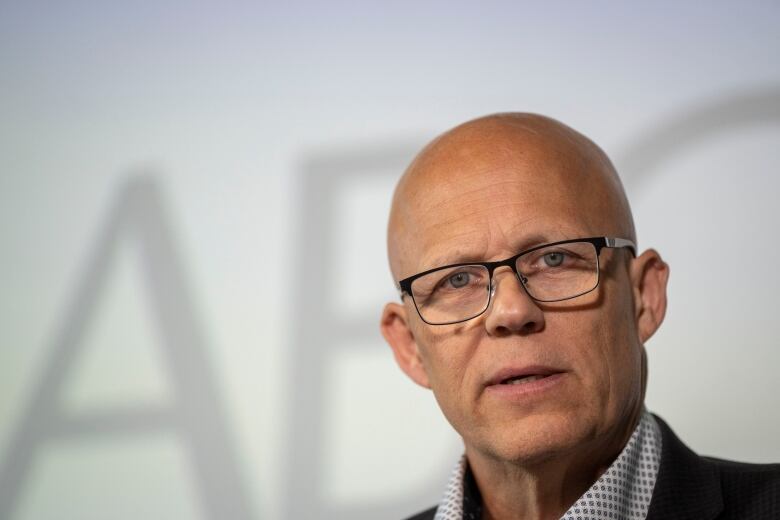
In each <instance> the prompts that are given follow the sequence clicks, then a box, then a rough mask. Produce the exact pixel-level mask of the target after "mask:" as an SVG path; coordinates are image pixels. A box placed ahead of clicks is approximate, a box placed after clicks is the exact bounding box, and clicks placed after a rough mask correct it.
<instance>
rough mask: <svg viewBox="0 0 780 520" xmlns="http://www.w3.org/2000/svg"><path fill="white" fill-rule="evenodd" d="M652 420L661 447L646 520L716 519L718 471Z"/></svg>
mask: <svg viewBox="0 0 780 520" xmlns="http://www.w3.org/2000/svg"><path fill="white" fill-rule="evenodd" d="M654 417H655V420H656V421H658V425H659V426H660V428H661V437H662V442H663V445H662V447H661V466H660V468H659V470H658V478H657V479H656V482H655V488H654V490H653V498H652V499H651V500H650V509H649V510H648V513H647V520H661V519H664V520H668V519H696V520H710V519H713V518H715V517H717V516H718V514H719V513H720V512H721V511H722V510H723V497H722V496H721V492H720V476H719V474H718V471H717V469H716V468H715V466H713V465H712V464H710V463H708V462H707V461H706V460H704V459H702V458H701V457H699V456H698V455H696V454H695V453H694V452H693V451H691V450H690V449H689V448H688V447H687V446H686V445H685V444H683V443H682V441H680V439H678V438H677V436H676V435H675V434H674V432H673V431H672V430H671V428H669V426H668V425H667V424H666V423H665V422H664V421H663V420H662V419H661V418H660V417H658V416H654Z"/></svg>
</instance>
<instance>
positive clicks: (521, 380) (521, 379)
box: [504, 375, 544, 385]
mask: <svg viewBox="0 0 780 520" xmlns="http://www.w3.org/2000/svg"><path fill="white" fill-rule="evenodd" d="M543 377H544V376H539V375H536V376H526V377H518V378H516V379H510V380H509V381H507V382H506V383H504V384H507V385H522V384H523V383H530V382H532V381H536V380H537V379H542V378H543Z"/></svg>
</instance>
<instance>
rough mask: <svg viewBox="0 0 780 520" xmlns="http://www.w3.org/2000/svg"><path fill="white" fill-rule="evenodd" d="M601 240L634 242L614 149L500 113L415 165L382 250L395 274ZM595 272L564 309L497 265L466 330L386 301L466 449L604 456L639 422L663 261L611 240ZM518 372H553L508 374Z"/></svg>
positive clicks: (538, 120)
mask: <svg viewBox="0 0 780 520" xmlns="http://www.w3.org/2000/svg"><path fill="white" fill-rule="evenodd" d="M596 236H602V237H603V236H608V237H620V238H625V239H629V240H632V241H634V242H635V241H636V240H635V232H634V226H633V221H632V217H631V212H630V208H629V205H628V202H627V200H626V197H625V194H624V193H623V189H622V186H621V184H620V180H619V179H618V176H617V174H616V173H615V171H614V168H613V166H612V164H611V163H610V161H609V159H608V158H607V156H606V155H605V154H604V153H603V152H602V151H601V150H600V149H599V148H598V147H597V146H596V145H595V144H593V143H592V142H591V141H590V140H588V139H587V138H585V137H584V136H582V135H581V134H579V133H577V132H575V131H574V130H572V129H571V128H569V127H567V126H565V125H563V124H561V123H559V122H557V121H554V120H552V119H548V118H545V117H541V116H537V115H531V114H500V115H494V116H488V117H485V118H481V119H477V120H474V121H470V122H468V123H465V124H463V125H461V126H458V127H456V128H454V129H453V130H450V131H449V132H447V133H445V134H444V135H442V136H440V137H439V138H437V139H436V140H434V141H433V142H432V143H430V144H429V145H428V146H427V147H426V148H425V149H424V150H423V151H422V152H421V153H420V154H419V155H418V156H417V158H415V160H414V161H413V162H412V164H411V165H410V166H409V168H408V169H407V171H406V172H405V174H404V176H403V177H402V179H401V180H400V182H399V183H398V187H397V188H396V192H395V196H394V198H393V205H392V210H391V215H390V224H389V228H388V251H389V259H390V267H391V271H392V273H393V277H394V279H395V280H396V281H399V280H401V279H404V278H406V277H409V276H411V275H414V274H416V273H419V272H422V271H425V270H428V269H432V268H435V267H438V266H443V265H447V264H454V263H459V262H478V261H491V260H500V259H505V258H507V257H510V256H512V255H514V254H516V253H518V252H521V251H524V250H526V249H529V248H532V247H534V246H537V245H541V244H544V243H549V242H556V241H560V240H567V239H575V238H584V237H596ZM600 265H601V270H600V271H601V274H600V281H599V285H598V287H597V288H596V289H595V290H593V291H591V292H589V293H587V294H584V295H582V296H579V297H577V298H574V299H571V300H567V301H561V302H554V303H539V302H536V301H534V300H532V299H531V298H530V297H529V295H528V293H527V292H526V290H525V289H524V288H523V285H522V284H521V281H520V279H519V278H518V277H517V276H515V275H514V273H513V271H512V270H511V268H509V267H499V268H498V269H497V270H496V271H495V272H494V275H493V281H494V292H493V296H492V299H491V301H490V306H489V308H488V309H487V310H486V311H485V312H484V313H483V314H481V315H480V316H478V317H476V318H474V319H471V320H468V321H465V322H462V323H456V324H451V325H429V324H427V323H425V322H424V321H423V320H422V319H421V318H420V316H419V314H418V312H417V310H416V308H415V304H414V302H413V301H412V297H411V296H410V295H404V298H403V300H404V301H403V303H401V304H398V303H390V304H388V305H387V306H386V307H385V310H384V314H383V317H382V332H383V334H384V336H385V338H386V339H387V341H388V342H389V343H390V345H391V347H392V348H393V352H394V354H395V357H396V360H397V361H398V364H399V365H400V367H401V368H402V369H403V370H404V372H405V373H406V374H407V375H408V376H409V377H410V378H411V379H413V380H414V381H415V382H417V383H418V384H420V385H422V386H425V387H428V388H431V389H432V390H433V392H434V395H435V396H436V399H437V400H438V402H439V405H440V406H441V408H442V411H443V412H444V414H445V416H446V417H447V419H448V420H449V421H450V423H451V424H452V425H453V427H454V428H455V429H456V430H457V431H458V432H459V433H460V435H461V436H462V437H463V439H464V441H465V444H466V449H467V453H469V456H470V457H472V456H482V457H488V458H494V459H497V460H503V461H515V462H520V463H525V464H534V463H537V462H542V461H545V460H547V459H549V458H554V457H556V456H559V455H560V456H566V455H568V454H571V453H574V452H579V451H582V450H583V449H585V450H588V449H592V450H596V451H597V450H599V449H602V448H603V447H604V446H603V445H604V444H605V443H613V442H615V438H616V437H619V436H624V435H625V433H626V431H627V430H628V429H629V428H630V427H632V426H633V424H634V421H635V420H636V418H637V416H638V414H639V412H640V410H641V407H642V403H643V398H644V385H645V377H646V363H645V358H644V347H643V344H644V342H645V341H646V340H647V339H648V338H649V337H650V336H651V335H652V334H653V333H654V332H655V330H656V329H657V327H658V326H659V325H660V323H661V321H662V319H663V315H664V312H665V308H666V296H665V288H666V279H667V276H668V268H667V266H666V264H664V262H663V261H662V260H661V258H660V257H659V256H658V254H657V253H656V252H655V251H652V250H651V251H647V252H645V253H643V254H642V255H640V256H639V257H637V258H634V257H633V256H632V255H631V253H630V252H629V251H628V250H627V249H609V248H606V249H603V250H602V251H601V255H600ZM515 373H521V374H528V373H539V374H540V375H548V377H546V378H544V379H539V380H537V381H533V382H531V383H525V385H527V386H525V387H524V386H523V385H516V386H515V385H507V384H502V383H501V381H504V383H506V380H505V379H506V378H504V376H506V375H507V374H508V375H510V376H511V375H513V374H515ZM550 374H554V377H549V375H550ZM497 378H498V380H497ZM622 440H623V441H625V439H622Z"/></svg>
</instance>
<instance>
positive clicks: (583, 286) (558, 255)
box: [517, 242, 599, 302]
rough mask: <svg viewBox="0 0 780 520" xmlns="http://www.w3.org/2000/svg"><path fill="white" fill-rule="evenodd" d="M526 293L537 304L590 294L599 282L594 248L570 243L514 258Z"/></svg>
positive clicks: (586, 244)
mask: <svg viewBox="0 0 780 520" xmlns="http://www.w3.org/2000/svg"><path fill="white" fill-rule="evenodd" d="M517 270H518V271H519V272H520V273H521V274H522V275H523V277H524V279H525V282H524V285H525V288H526V290H527V291H528V294H530V295H531V297H533V298H534V299H536V300H539V301H548V302H550V301H558V300H566V299H569V298H574V297H575V296H579V295H581V294H585V293H586V292H589V291H592V290H593V289H594V288H595V287H596V285H598V281H599V264H598V255H597V253H596V247H595V246H594V245H593V244H591V243H590V242H571V243H568V244H558V245H552V246H548V247H543V248H541V249H537V250H535V251H531V252H529V253H526V254H524V255H523V256H521V257H520V258H518V259H517Z"/></svg>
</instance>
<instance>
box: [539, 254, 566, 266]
mask: <svg viewBox="0 0 780 520" xmlns="http://www.w3.org/2000/svg"><path fill="white" fill-rule="evenodd" d="M564 256H565V255H564V254H563V253H560V252H555V253H547V254H545V255H544V256H543V257H542V258H544V263H545V264H546V265H547V267H559V266H560V265H561V264H562V263H563V259H564Z"/></svg>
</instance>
